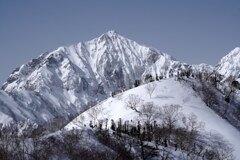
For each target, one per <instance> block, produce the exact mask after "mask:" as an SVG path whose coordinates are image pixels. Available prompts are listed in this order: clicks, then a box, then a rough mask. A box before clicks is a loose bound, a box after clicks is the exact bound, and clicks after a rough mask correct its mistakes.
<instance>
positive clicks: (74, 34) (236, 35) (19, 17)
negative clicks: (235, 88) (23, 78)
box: [0, 0, 240, 84]
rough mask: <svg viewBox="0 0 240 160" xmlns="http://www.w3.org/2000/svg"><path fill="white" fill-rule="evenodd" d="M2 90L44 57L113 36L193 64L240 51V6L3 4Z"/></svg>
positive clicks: (68, 1) (202, 0) (231, 2)
mask: <svg viewBox="0 0 240 160" xmlns="http://www.w3.org/2000/svg"><path fill="white" fill-rule="evenodd" d="M0 22H1V23H0V84H2V83H3V82H4V81H5V80H6V79H7V77H8V76H9V74H10V73H11V72H12V70H13V69H14V68H16V67H18V66H20V65H21V64H23V63H26V62H28V61H29V60H30V59H32V58H36V57H38V56H39V55H40V54H41V53H42V52H45V51H52V50H53V49H55V48H57V47H59V46H61V45H70V44H75V43H78V42H80V41H87V40H90V39H92V38H95V37H98V36H99V35H101V34H102V33H105V32H107V31H108V30H112V29H113V30H116V31H117V32H118V33H119V34H121V35H123V36H125V37H127V38H129V39H132V40H135V41H137V42H138V43H140V44H145V45H147V46H151V47H154V48H157V49H159V50H161V51H163V52H166V53H168V54H170V55H172V56H173V57H175V58H176V59H178V60H180V61H183V62H187V63H190V64H198V63H203V62H204V63H207V64H212V65H215V64H216V63H217V62H218V61H219V59H220V58H221V57H222V56H224V55H226V54H227V53H228V52H229V51H230V50H232V49H233V48H235V47H237V46H240V43H239V42H240V1H239V0H22V1H20V0H15V1H14V0H0Z"/></svg>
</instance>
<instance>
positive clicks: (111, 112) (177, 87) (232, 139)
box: [65, 79, 240, 159]
mask: <svg viewBox="0 0 240 160" xmlns="http://www.w3.org/2000/svg"><path fill="white" fill-rule="evenodd" d="M152 83H153V84H155V90H154V92H153V94H152V96H151V98H150V96H149V94H148V92H147V91H146V85H142V86H139V87H137V88H134V89H131V90H128V91H125V92H123V93H120V94H118V95H116V96H115V97H110V98H108V99H107V100H105V101H103V102H102V103H99V104H98V105H96V106H94V107H93V108H90V109H89V110H87V111H85V112H83V113H82V114H80V115H79V116H78V117H77V118H76V119H74V120H73V121H72V122H71V123H69V124H68V125H67V126H66V127H65V128H66V129H72V128H79V127H80V128H81V127H83V125H86V126H89V123H90V121H92V122H93V123H94V121H100V120H105V119H106V118H107V119H108V120H109V121H108V124H109V126H110V123H111V121H110V120H111V119H113V120H114V121H117V120H118V119H119V118H121V119H122V120H129V121H130V120H136V117H137V116H138V113H137V112H136V111H135V110H133V109H130V108H128V107H126V102H127V101H128V99H129V97H130V95H132V94H134V95H137V96H138V97H139V98H140V99H141V102H140V103H143V102H154V104H157V105H158V106H160V107H162V106H165V105H171V104H177V105H181V106H182V112H183V113H184V114H186V115H188V114H191V113H194V114H195V115H196V116H197V118H198V121H201V122H204V123H205V130H206V131H208V132H212V133H217V134H220V135H221V136H223V137H224V139H226V140H227V141H229V143H230V144H232V145H233V147H234V149H235V151H234V154H235V156H236V158H237V159H240V155H239V150H240V147H239V146H240V142H239V141H238V139H240V132H239V131H238V130H237V129H236V128H234V127H233V126H232V125H231V124H229V123H228V122H227V121H226V120H224V119H222V118H221V117H219V116H218V115H217V114H216V113H215V112H214V111H213V110H211V109H210V108H209V107H207V106H206V105H205V103H204V102H203V101H202V100H201V98H200V97H199V96H198V94H197V93H196V92H195V91H194V90H193V89H192V88H191V87H190V86H189V85H188V84H186V83H180V82H179V81H175V80H174V79H166V80H161V81H155V82H152ZM96 111H97V112H96ZM94 113H95V114H94ZM93 117H94V118H93ZM203 132H204V131H203Z"/></svg>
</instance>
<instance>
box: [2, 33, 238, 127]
mask: <svg viewBox="0 0 240 160" xmlns="http://www.w3.org/2000/svg"><path fill="white" fill-rule="evenodd" d="M235 50H236V51H234V53H235V52H237V49H235ZM238 51H239V49H238ZM223 62H225V61H224V60H223ZM223 62H222V61H221V63H220V64H223ZM230 63H231V62H230ZM220 64H219V65H218V66H217V69H218V70H219V71H220V72H221V73H223V71H222V70H224V69H221V68H224V67H221V65H220ZM224 66H225V65H224ZM233 69H234V68H233ZM213 70H214V67H212V66H210V65H206V64H201V65H188V64H186V63H181V62H179V61H177V60H175V59H174V58H172V57H171V56H170V55H168V54H166V53H162V52H160V51H158V50H157V49H154V48H149V47H146V46H143V45H140V44H138V43H136V42H134V41H132V40H130V39H127V38H125V37H123V36H121V35H119V34H118V33H116V32H115V31H109V32H107V33H105V34H103V35H101V36H100V37H98V38H95V39H93V40H90V41H88V42H80V43H78V44H76V45H71V46H65V47H59V48H58V49H56V50H54V51H52V52H46V53H43V54H41V55H40V56H39V57H38V58H36V59H32V60H31V61H29V62H28V63H26V64H24V65H22V66H20V67H18V68H16V69H15V70H14V71H13V72H12V74H11V75H10V76H9V78H8V79H7V81H6V82H5V83H4V84H3V86H2V87H1V92H0V115H1V119H0V122H2V123H8V122H10V121H20V120H26V119H31V120H33V121H35V122H45V121H47V120H49V119H52V118H56V117H64V118H69V117H73V116H76V115H78V114H79V113H81V112H83V111H85V110H86V109H87V108H89V107H90V106H93V105H95V104H96V103H98V102H100V101H102V100H104V99H106V98H108V97H109V96H111V95H112V94H115V93H118V92H120V91H123V90H127V89H129V88H132V87H134V84H135V82H136V80H138V82H139V81H146V80H149V78H150V79H161V78H168V77H172V76H176V75H179V74H181V73H186V72H191V73H194V74H195V75H196V74H198V73H199V72H210V73H211V72H213Z"/></svg>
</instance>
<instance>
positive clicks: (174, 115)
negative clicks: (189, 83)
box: [161, 104, 182, 134]
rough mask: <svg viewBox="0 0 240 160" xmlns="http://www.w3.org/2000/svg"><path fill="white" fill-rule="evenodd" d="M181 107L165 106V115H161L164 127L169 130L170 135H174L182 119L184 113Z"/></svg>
mask: <svg viewBox="0 0 240 160" xmlns="http://www.w3.org/2000/svg"><path fill="white" fill-rule="evenodd" d="M181 108H182V107H181V106H180V105H173V104H172V105H165V106H163V113H162V115H161V118H162V121H163V125H164V126H166V127H167V128H168V130H169V134H171V133H172V130H173V129H174V127H175V125H176V123H177V122H178V121H179V120H180V119H181V117H182V113H181V112H180V110H181Z"/></svg>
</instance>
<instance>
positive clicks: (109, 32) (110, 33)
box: [105, 30, 118, 36]
mask: <svg viewBox="0 0 240 160" xmlns="http://www.w3.org/2000/svg"><path fill="white" fill-rule="evenodd" d="M105 34H107V35H109V36H111V35H117V34H118V33H117V32H116V31H115V30H109V31H108V32H107V33H105Z"/></svg>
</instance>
